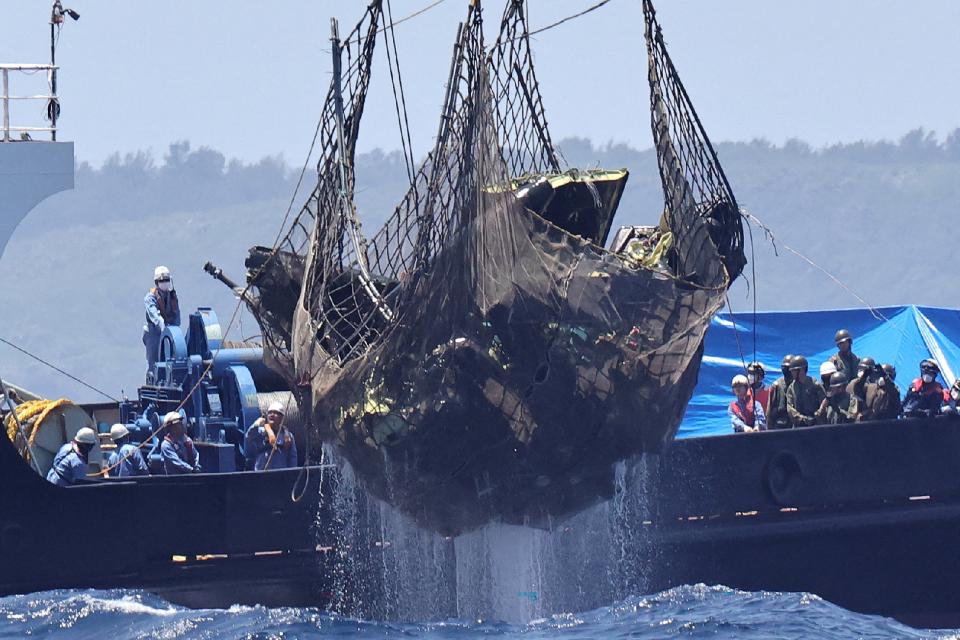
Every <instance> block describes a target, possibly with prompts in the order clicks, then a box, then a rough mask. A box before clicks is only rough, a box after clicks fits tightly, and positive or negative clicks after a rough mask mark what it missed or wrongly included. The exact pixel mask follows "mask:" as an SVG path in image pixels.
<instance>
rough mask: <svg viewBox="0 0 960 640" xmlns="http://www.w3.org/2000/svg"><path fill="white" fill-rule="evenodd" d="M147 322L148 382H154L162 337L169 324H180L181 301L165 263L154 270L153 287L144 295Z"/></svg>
mask: <svg viewBox="0 0 960 640" xmlns="http://www.w3.org/2000/svg"><path fill="white" fill-rule="evenodd" d="M143 306H144V307H146V318H147V322H146V324H144V325H143V346H144V347H145V348H146V351H147V383H148V384H152V383H153V380H152V376H153V365H154V364H156V362H157V352H158V351H159V350H160V337H161V336H162V335H163V330H164V329H166V328H167V325H173V326H175V327H179V326H180V301H179V300H178V299H177V291H176V290H175V289H174V288H173V280H171V278H170V269H167V268H166V267H164V266H163V265H161V266H159V267H157V268H156V269H154V270H153V287H152V288H151V289H150V290H149V291H147V295H145V296H144V297H143Z"/></svg>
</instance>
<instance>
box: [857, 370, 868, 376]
mask: <svg viewBox="0 0 960 640" xmlns="http://www.w3.org/2000/svg"><path fill="white" fill-rule="evenodd" d="M865 375H867V372H866V370H865V369H860V370H858V371H857V377H858V378H863V377H864V376H865Z"/></svg>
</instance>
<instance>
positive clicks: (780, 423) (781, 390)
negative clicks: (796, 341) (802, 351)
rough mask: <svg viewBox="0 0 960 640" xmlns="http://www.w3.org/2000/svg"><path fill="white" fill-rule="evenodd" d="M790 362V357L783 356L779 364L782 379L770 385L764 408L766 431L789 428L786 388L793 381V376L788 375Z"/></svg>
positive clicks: (791, 357)
mask: <svg viewBox="0 0 960 640" xmlns="http://www.w3.org/2000/svg"><path fill="white" fill-rule="evenodd" d="M792 360H793V356H792V355H785V356H783V361H782V362H781V363H780V371H782V372H783V377H782V378H779V379H778V380H776V381H775V382H774V383H773V384H772V385H770V393H769V394H768V396H767V406H766V407H764V409H765V410H766V412H767V428H768V429H789V428H790V426H791V425H790V415H789V414H788V413H787V387H789V386H790V382H791V381H792V380H793V374H791V373H790V363H791V361H792Z"/></svg>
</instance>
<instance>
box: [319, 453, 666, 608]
mask: <svg viewBox="0 0 960 640" xmlns="http://www.w3.org/2000/svg"><path fill="white" fill-rule="evenodd" d="M324 455H325V457H326V459H327V460H335V461H336V463H337V470H335V471H333V472H332V473H331V477H330V478H329V481H328V483H327V485H326V486H327V492H326V493H327V495H326V496H324V504H325V508H324V509H323V510H322V514H321V516H320V518H319V520H318V533H319V535H321V536H322V537H323V539H324V540H326V541H327V542H326V543H325V544H329V545H330V546H332V547H333V548H334V551H333V552H332V553H333V556H334V559H335V563H334V565H335V566H333V567H332V568H331V570H330V577H331V582H332V588H331V589H330V590H331V593H332V596H333V601H332V604H331V607H332V609H333V610H334V611H335V612H337V613H340V614H344V615H347V616H351V617H358V618H363V619H367V620H400V621H410V620H421V621H422V620H443V619H450V618H458V619H463V620H479V619H482V620H503V621H507V622H521V623H522V622H529V621H530V620H534V619H539V618H543V617H546V616H549V615H550V614H552V613H555V612H560V611H578V610H584V609H590V608H595V607H599V606H602V605H604V604H609V603H610V602H613V601H615V600H617V599H620V598H624V597H627V596H629V595H632V594H637V593H645V592H646V591H647V589H646V585H645V576H646V575H647V574H648V569H649V563H650V562H651V559H650V553H649V552H648V547H649V545H647V544H646V543H645V540H644V535H643V533H644V526H643V524H642V523H643V522H644V521H649V519H650V518H651V516H650V514H649V512H648V507H647V505H648V501H647V500H646V499H645V496H644V492H643V487H644V486H645V485H646V478H647V477H648V475H649V474H650V473H651V472H653V471H655V468H656V459H649V458H642V459H640V460H638V461H632V462H622V463H619V464H618V465H617V466H616V468H615V483H616V493H615V495H614V497H613V498H612V499H611V500H609V501H607V502H604V503H601V504H598V505H596V506H594V507H592V508H590V509H587V510H585V511H584V512H581V513H579V514H577V515H575V516H573V517H571V518H569V519H566V520H563V521H560V522H553V523H551V526H550V527H549V528H548V529H547V530H543V529H534V528H530V527H520V526H514V525H506V524H501V523H491V524H488V525H486V526H485V527H482V528H480V529H478V530H475V531H471V532H469V533H464V534H461V535H460V536H457V537H456V538H450V537H445V536H442V535H440V534H438V533H435V532H431V531H426V530H423V529H421V528H419V527H417V526H416V525H415V524H414V523H413V522H412V521H411V520H410V519H409V518H408V517H406V516H405V515H403V514H402V513H400V512H399V511H397V510H396V509H394V508H393V507H391V506H390V505H389V504H387V503H385V502H383V501H380V500H377V499H375V498H373V497H371V496H369V495H368V494H367V493H366V492H365V491H364V489H363V487H362V484H361V483H360V481H359V480H358V478H357V477H356V475H355V473H354V472H353V470H352V468H351V467H350V465H349V463H347V462H346V461H345V460H343V459H342V458H338V456H337V454H336V452H335V451H334V450H333V448H332V447H329V446H325V451H324Z"/></svg>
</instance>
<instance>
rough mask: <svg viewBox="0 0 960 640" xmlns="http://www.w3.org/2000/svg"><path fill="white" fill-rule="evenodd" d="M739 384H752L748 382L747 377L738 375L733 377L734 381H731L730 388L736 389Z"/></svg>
mask: <svg viewBox="0 0 960 640" xmlns="http://www.w3.org/2000/svg"><path fill="white" fill-rule="evenodd" d="M738 384H742V385H743V386H747V385H749V384H750V382H749V381H748V380H747V376H745V375H743V374H742V373H738V374H737V375H735V376H733V380H731V381H730V386H731V387H735V386H737V385H738Z"/></svg>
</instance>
